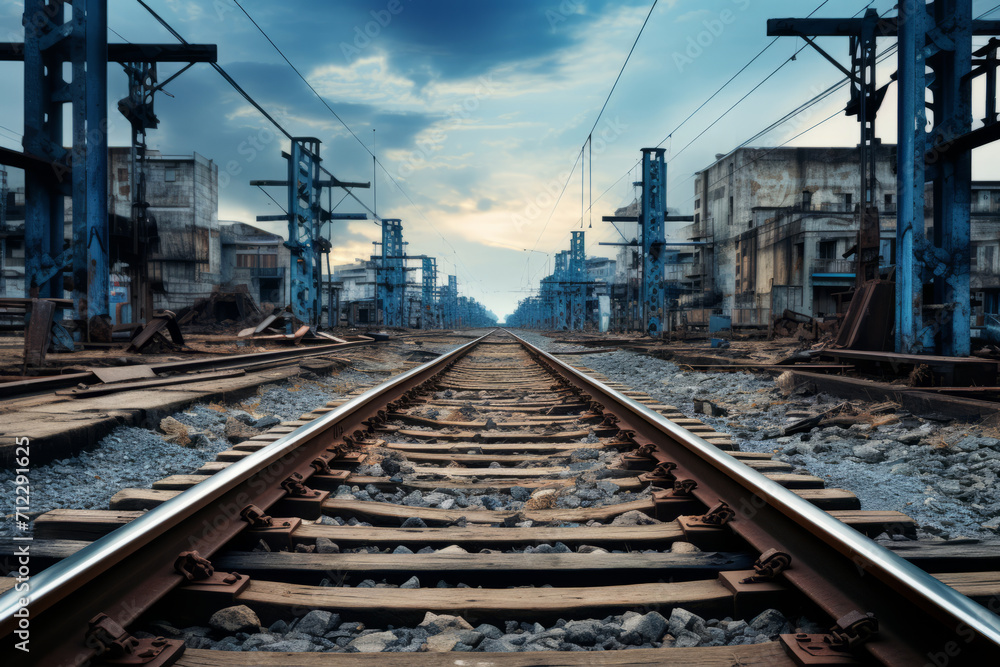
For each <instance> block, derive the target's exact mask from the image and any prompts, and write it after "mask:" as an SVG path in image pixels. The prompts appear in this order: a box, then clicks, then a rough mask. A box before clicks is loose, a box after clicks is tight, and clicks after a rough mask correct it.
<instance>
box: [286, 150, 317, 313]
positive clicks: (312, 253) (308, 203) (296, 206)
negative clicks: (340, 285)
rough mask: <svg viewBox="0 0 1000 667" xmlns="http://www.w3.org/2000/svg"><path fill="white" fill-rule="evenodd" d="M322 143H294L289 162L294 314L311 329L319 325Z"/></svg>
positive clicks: (289, 232) (289, 245)
mask: <svg viewBox="0 0 1000 667" xmlns="http://www.w3.org/2000/svg"><path fill="white" fill-rule="evenodd" d="M319 144H320V141H319V139H316V138H313V137H297V138H295V139H293V140H292V150H291V155H290V156H289V158H288V182H289V183H290V184H292V185H291V187H289V189H288V214H289V217H288V240H287V241H285V246H287V247H288V249H289V250H291V251H292V258H291V265H292V266H291V279H290V281H289V283H290V284H291V288H292V299H291V300H292V302H291V306H292V313H293V314H294V315H295V317H297V318H299V319H300V320H302V321H303V322H305V323H307V324H309V325H316V324H318V323H319V309H320V299H319V275H318V273H317V272H318V271H319V270H320V263H319V253H317V252H316V247H315V245H314V243H313V240H314V239H315V238H317V236H319V234H318V232H319V218H320V216H319V211H320V195H321V194H322V189H321V188H320V186H319V180H320V161H321V160H320V156H319Z"/></svg>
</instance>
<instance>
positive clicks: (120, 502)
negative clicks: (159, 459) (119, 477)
mask: <svg viewBox="0 0 1000 667" xmlns="http://www.w3.org/2000/svg"><path fill="white" fill-rule="evenodd" d="M180 493H181V492H180V491H171V490H166V489H122V490H121V491H119V492H118V493H116V494H115V495H113V496H111V501H110V502H109V503H108V509H112V510H143V509H150V508H152V507H156V506H157V505H160V504H162V503H165V502H167V501H168V500H170V499H171V498H173V497H174V496H177V495H178V494H180Z"/></svg>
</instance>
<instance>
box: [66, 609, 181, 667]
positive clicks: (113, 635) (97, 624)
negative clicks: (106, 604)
mask: <svg viewBox="0 0 1000 667" xmlns="http://www.w3.org/2000/svg"><path fill="white" fill-rule="evenodd" d="M88 625H89V628H88V630H87V633H86V638H85V643H86V645H87V646H88V647H90V648H93V649H95V650H96V651H97V653H98V655H99V656H100V660H101V663H103V664H105V665H150V664H153V663H154V662H155V663H156V664H159V665H171V664H173V663H174V662H176V660H177V658H178V657H180V655H181V654H182V653H184V642H183V641H181V640H179V639H165V638H163V637H147V638H144V639H139V638H137V637H133V636H132V635H130V634H129V633H128V631H126V630H125V628H123V627H122V626H121V624H119V623H118V621H116V620H114V619H113V618H111V617H110V616H108V615H107V614H105V613H103V612H102V613H100V614H97V615H96V616H94V617H93V618H92V619H90V622H89V624H88Z"/></svg>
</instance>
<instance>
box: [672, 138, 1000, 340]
mask: <svg viewBox="0 0 1000 667" xmlns="http://www.w3.org/2000/svg"><path fill="white" fill-rule="evenodd" d="M878 151H879V152H878V160H877V166H876V179H877V188H876V202H877V205H878V208H879V216H880V220H879V228H880V234H879V235H880V256H881V260H880V265H881V266H882V267H883V269H888V268H889V267H891V266H892V265H893V264H894V263H895V251H896V201H895V198H896V177H895V169H896V155H895V152H896V151H895V146H892V145H882V146H880V147H879V148H878ZM858 165H859V156H858V151H857V149H854V148H777V149H763V148H740V149H737V150H736V151H734V152H732V153H730V154H729V155H725V156H722V155H720V156H717V160H716V162H715V163H713V164H712V165H711V166H710V167H708V168H707V169H706V170H704V171H702V172H700V173H699V174H697V180H696V184H695V211H694V222H693V223H692V224H691V225H689V226H687V227H686V228H685V229H684V230H683V231H682V233H683V234H684V236H685V237H686V238H687V239H689V240H697V241H706V242H707V245H706V246H703V247H700V248H696V249H694V250H693V251H692V252H691V253H690V257H689V259H685V258H683V257H682V258H681V259H680V262H681V264H680V268H681V270H680V271H675V272H674V273H673V276H674V277H675V278H678V279H680V280H681V281H682V290H681V297H680V299H679V302H680V304H681V305H682V306H683V307H684V309H685V310H686V311H687V312H688V313H689V321H691V318H693V320H694V321H700V320H699V313H701V314H707V313H708V312H709V311H714V312H721V313H722V314H725V315H731V316H732V318H733V323H734V324H743V325H765V324H767V322H768V320H769V318H770V317H771V316H772V315H779V314H781V313H782V312H783V311H784V310H785V309H790V310H793V311H797V312H800V313H804V314H807V315H812V316H814V317H832V316H834V315H836V312H837V295H838V294H842V293H846V292H848V291H849V290H850V289H851V288H852V287H853V286H854V284H855V278H854V270H855V261H854V260H855V258H854V256H853V254H850V252H849V251H851V249H852V248H853V246H854V244H855V242H856V234H857V229H858V227H857V224H858V223H857V221H856V214H855V207H856V206H857V204H858V198H859V197H860V194H859V188H860V177H859V166H858ZM926 196H927V199H926V203H927V204H926V209H925V219H926V226H927V229H928V230H930V229H931V227H932V220H933V197H932V192H931V190H930V188H929V187H928V190H927V193H926ZM971 214H972V258H971V259H972V288H971V291H972V308H973V311H972V312H973V321H972V326H973V327H977V326H982V324H983V322H982V320H983V316H984V315H985V314H996V313H1000V182H975V183H973V186H972V197H971ZM845 255H847V257H845ZM685 262H687V265H686V266H685ZM883 273H885V271H883ZM669 275H671V274H670V270H669V269H668V276H669Z"/></svg>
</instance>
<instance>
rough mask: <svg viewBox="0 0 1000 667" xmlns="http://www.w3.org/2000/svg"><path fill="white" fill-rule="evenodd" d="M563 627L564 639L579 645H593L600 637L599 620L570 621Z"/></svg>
mask: <svg viewBox="0 0 1000 667" xmlns="http://www.w3.org/2000/svg"><path fill="white" fill-rule="evenodd" d="M563 629H564V630H565V631H566V641H568V642H570V643H573V644H579V645H580V646H593V645H594V644H596V643H597V641H598V639H599V638H600V637H601V623H600V621H594V620H586V621H570V622H569V623H567V624H566V626H565V627H564V628H563Z"/></svg>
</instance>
